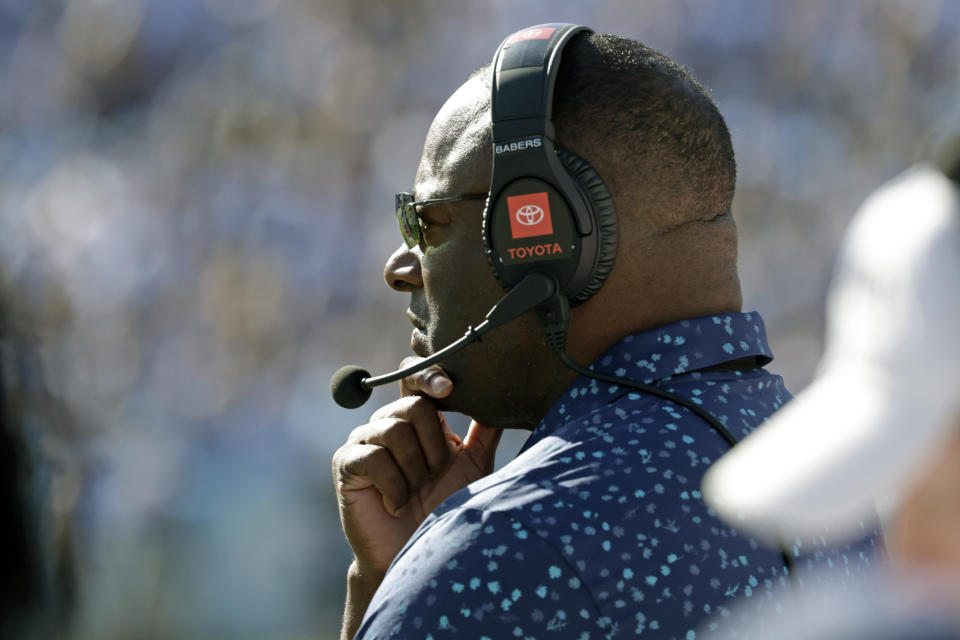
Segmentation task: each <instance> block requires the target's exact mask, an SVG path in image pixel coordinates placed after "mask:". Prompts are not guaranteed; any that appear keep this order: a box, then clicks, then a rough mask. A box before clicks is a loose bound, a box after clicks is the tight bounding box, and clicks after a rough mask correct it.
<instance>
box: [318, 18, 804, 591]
mask: <svg viewBox="0 0 960 640" xmlns="http://www.w3.org/2000/svg"><path fill="white" fill-rule="evenodd" d="M583 32H586V33H590V32H591V30H590V29H588V28H587V27H582V26H578V25H572V24H562V23H553V24H541V25H536V26H534V27H530V28H528V29H524V30H523V31H518V32H517V33H514V34H512V35H511V36H509V37H508V38H507V39H506V40H504V41H503V43H501V45H500V47H499V48H498V49H497V52H496V54H495V55H494V58H493V64H492V65H491V70H492V78H491V85H492V96H491V103H490V107H491V132H492V136H493V175H492V177H491V180H490V195H489V196H488V198H487V202H486V207H485V208H484V212H483V242H484V248H485V252H486V256H487V261H488V262H489V264H490V268H491V269H492V270H493V273H494V275H495V276H496V278H497V280H498V282H499V283H500V285H501V286H502V287H503V288H504V289H505V290H506V291H507V292H508V293H507V294H506V295H505V296H504V297H503V298H501V300H500V301H499V302H498V303H497V304H496V305H495V306H494V307H493V308H492V309H491V310H490V312H489V313H488V314H487V316H486V318H485V319H484V321H483V322H481V323H480V324H479V325H477V326H476V327H469V328H468V329H467V332H466V333H465V334H464V336H463V337H462V338H460V339H459V340H457V341H456V342H454V343H453V344H450V345H449V346H447V347H445V348H444V349H442V350H440V351H438V352H436V353H434V354H433V355H431V356H430V357H428V358H425V359H423V360H420V361H418V362H417V363H416V364H414V365H411V366H409V367H405V368H403V369H399V370H397V371H394V372H392V373H388V374H384V375H380V376H371V375H370V373H369V372H367V371H366V370H364V369H362V368H360V367H356V366H346V367H342V368H341V369H339V370H338V371H337V372H336V373H335V374H334V375H333V378H332V379H331V381H330V391H331V393H332V394H333V398H334V400H335V401H336V402H337V404H339V405H340V406H342V407H346V408H348V409H353V408H356V407H359V406H361V405H362V404H363V403H365V402H366V401H367V399H368V398H369V397H370V394H371V391H372V389H373V388H374V387H376V386H379V385H382V384H387V383H389V382H395V381H397V380H400V379H402V378H405V377H407V376H409V375H412V374H414V373H416V372H418V371H421V370H423V369H426V368H427V367H429V366H430V365H432V364H435V363H437V362H441V361H443V360H444V359H445V358H448V357H449V356H450V355H452V354H454V353H456V352H457V351H460V350H461V349H463V348H465V347H467V346H468V345H471V344H473V343H475V342H478V341H479V340H480V337H481V336H482V335H483V334H485V333H487V332H488V331H491V330H492V329H495V328H497V327H501V326H503V325H504V324H507V323H508V322H511V321H513V320H515V319H516V318H519V317H520V316H521V315H523V314H524V313H527V312H528V311H531V310H532V311H534V312H535V313H536V316H537V324H538V325H539V326H540V329H541V331H542V332H543V335H544V337H545V339H546V342H547V345H548V346H549V347H550V349H551V350H552V351H553V352H554V353H555V354H556V355H557V357H558V358H559V359H560V360H561V362H563V363H564V364H565V365H566V366H568V367H570V368H571V369H573V370H574V371H576V372H577V373H578V374H580V375H582V376H586V377H590V378H594V379H596V380H600V381H603V382H607V383H609V384H614V385H618V386H622V387H626V388H629V389H635V390H637V391H642V392H643V393H647V394H650V395H654V396H657V397H660V398H664V399H666V400H669V401H670V402H673V403H675V404H678V405H680V406H682V407H684V408H686V409H688V410H689V411H691V412H693V413H694V414H695V415H697V416H698V417H700V418H701V419H702V420H704V421H705V422H706V423H707V424H708V425H710V427H711V428H712V429H713V430H714V431H716V432H717V433H718V434H719V435H720V436H721V437H722V438H723V439H724V440H725V441H726V442H727V444H729V445H730V446H733V445H735V444H736V443H737V439H736V438H735V437H734V436H733V434H731V433H730V431H728V430H727V428H726V427H725V426H724V425H723V424H721V423H720V421H719V420H717V419H716V418H715V417H714V416H712V415H711V414H710V413H709V412H707V411H706V410H704V409H703V408H702V407H700V406H698V405H697V404H696V403H695V402H693V401H692V400H690V399H689V398H685V397H683V396H680V395H677V394H675V393H672V392H669V391H665V390H663V389H660V388H659V387H656V386H653V385H648V384H643V383H640V382H635V381H633V380H627V379H625V378H619V377H616V376H611V375H607V374H603V373H599V372H596V371H592V370H590V369H588V368H586V367H584V366H582V365H580V364H579V363H577V362H575V361H574V360H573V359H571V358H570V356H568V355H567V353H566V336H567V326H568V324H569V319H570V307H572V306H576V305H578V304H580V303H582V302H584V301H585V300H587V299H588V298H590V296H592V295H593V294H594V293H596V292H597V291H598V290H599V289H600V287H601V286H603V283H604V281H606V279H607V276H608V275H609V274H610V270H611V269H612V268H613V263H614V259H615V258H616V253H617V216H616V212H615V211H614V208H613V201H612V199H611V197H610V192H609V191H608V190H607V186H606V184H605V183H604V181H603V179H602V178H601V177H600V175H599V174H598V173H597V172H596V170H594V169H593V167H591V166H590V164H588V163H587V162H586V161H585V160H583V159H582V158H579V157H577V156H575V155H574V154H572V153H570V152H568V151H565V150H563V149H556V148H555V147H554V144H553V141H554V138H555V128H554V124H553V117H552V111H553V89H554V85H555V84H556V80H557V73H558V70H559V67H560V56H561V54H562V52H563V48H564V46H565V45H566V44H567V42H569V40H570V38H572V37H573V36H575V35H576V34H578V33H583ZM781 555H782V557H783V561H784V564H785V566H786V567H787V568H788V570H789V571H790V573H791V574H792V573H794V571H793V569H794V564H793V558H792V555H791V554H790V553H789V551H788V550H787V549H786V548H785V547H783V546H781Z"/></svg>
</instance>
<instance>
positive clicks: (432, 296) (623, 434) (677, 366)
mask: <svg viewBox="0 0 960 640" xmlns="http://www.w3.org/2000/svg"><path fill="white" fill-rule="evenodd" d="M518 33H520V32H518ZM515 37H516V36H515ZM490 93H491V88H490V72H489V69H483V70H481V71H480V72H478V73H476V74H474V75H473V76H472V77H471V78H470V79H469V80H468V81H467V82H466V83H465V84H464V85H463V86H461V87H460V88H459V89H458V90H457V91H456V93H454V94H453V96H452V97H451V98H450V99H449V100H448V101H447V103H446V104H445V105H444V106H443V108H442V109H441V110H440V112H439V113H438V115H437V117H436V119H435V120H434V122H433V124H432V126H431V127H430V131H429V133H428V134H427V139H426V143H425V147H424V152H423V157H422V159H421V162H420V166H419V169H418V171H417V177H416V184H415V197H416V199H417V200H426V199H447V198H450V199H452V200H450V201H447V202H444V203H442V204H437V205H432V206H423V207H421V208H420V209H419V211H418V213H419V216H420V224H421V226H422V241H421V242H420V243H419V244H413V245H412V246H401V248H400V249H399V250H398V251H397V252H395V253H394V254H393V255H392V256H391V257H390V258H389V260H388V261H387V265H386V268H385V277H386V280H387V284H388V285H390V286H391V287H393V288H394V289H396V290H397V291H401V292H406V293H409V294H410V307H409V310H408V316H409V318H410V321H411V322H412V323H413V325H414V327H415V329H414V331H413V337H412V347H413V350H414V351H415V352H416V353H417V355H418V356H421V357H423V356H426V355H428V354H432V353H434V352H436V351H437V350H439V349H441V348H443V347H445V346H446V345H447V344H449V343H451V342H453V341H454V339H456V338H458V337H459V336H460V335H461V334H462V333H463V332H464V330H465V329H466V327H467V326H468V325H474V324H476V323H477V322H478V321H479V320H481V319H482V318H483V316H484V314H485V313H486V312H487V310H488V309H489V308H490V307H491V306H492V305H493V304H494V303H495V302H496V301H497V300H498V299H499V298H500V297H501V296H502V295H503V290H502V289H501V288H500V286H499V285H498V283H497V281H496V279H495V278H494V276H493V275H492V273H491V270H490V268H489V267H488V264H487V261H486V258H485V255H484V252H483V239H482V237H481V219H482V212H483V206H484V204H483V197H485V196H486V193H487V191H488V189H489V186H490V182H491V166H492V161H493V160H492V153H491V146H492V145H491V134H490V122H491V119H490ZM553 114H554V122H555V124H556V132H557V133H556V140H555V142H556V145H557V147H558V148H562V149H565V150H568V151H570V152H573V153H574V154H576V155H577V156H579V157H581V158H583V159H585V160H586V161H587V162H589V163H590V164H591V165H592V166H593V168H594V169H595V170H596V171H597V172H598V173H599V174H600V176H602V178H603V179H604V180H605V182H606V184H607V186H608V188H609V191H610V193H611V196H612V200H613V204H614V207H615V209H616V211H617V219H618V225H619V247H620V249H619V252H618V254H617V256H616V262H615V264H614V266H613V269H612V271H611V273H610V275H609V278H608V279H607V281H606V283H605V284H604V285H603V287H602V288H601V289H600V290H599V291H598V292H597V293H596V294H595V295H594V296H593V297H591V298H589V299H588V300H586V302H584V303H583V304H581V305H579V306H577V307H575V308H574V309H572V312H571V320H570V327H569V332H568V336H567V352H568V353H569V354H570V355H571V356H572V358H573V359H574V360H575V361H577V362H579V363H591V362H592V363H593V367H594V370H595V371H598V372H603V373H606V374H610V375H616V376H619V377H627V378H631V379H633V380H635V381H640V382H646V383H651V384H655V385H658V386H659V387H661V388H663V389H665V390H668V391H672V392H675V393H677V394H679V395H681V396H684V397H687V398H690V399H692V402H693V403H695V404H696V405H698V406H701V407H702V408H703V409H706V410H707V411H709V412H711V413H712V414H714V415H715V416H716V417H717V418H718V419H719V420H720V422H721V423H723V424H725V426H726V427H727V428H728V429H729V430H730V431H732V432H733V433H734V434H735V435H736V436H738V437H740V436H743V435H745V434H746V433H748V432H749V431H750V430H751V429H752V428H754V427H755V426H756V425H757V424H759V423H760V422H761V421H762V420H763V419H764V418H765V417H766V416H768V415H769V414H770V413H772V412H773V411H774V410H776V409H777V408H778V407H780V406H781V404H782V403H783V402H785V401H786V400H787V399H788V398H789V395H788V393H787V392H786V390H785V389H784V388H783V385H782V381H781V380H780V378H779V377H778V376H774V375H771V374H770V373H768V372H766V371H765V370H763V369H762V368H761V367H762V365H763V364H765V363H767V362H769V361H770V359H771V355H770V351H769V348H768V346H767V344H766V340H765V337H764V328H763V323H762V320H761V319H760V317H759V316H758V315H757V314H755V313H753V314H743V313H740V306H741V295H740V286H739V280H738V276H737V271H736V243H737V240H736V230H735V226H734V222H733V219H732V217H731V214H730V205H731V200H732V197H733V191H734V182H735V172H736V171H735V164H734V159H733V151H732V148H731V144H730V136H729V133H728V131H727V129H726V126H725V124H724V121H723V118H722V117H721V116H720V114H719V112H718V111H717V108H716V106H715V105H714V104H713V102H712V101H711V100H710V98H709V97H708V96H707V94H706V92H705V91H704V89H703V88H702V87H701V86H700V85H699V84H698V83H697V82H696V81H695V80H694V79H693V78H692V77H691V76H690V75H689V73H687V72H686V71H685V70H683V69H682V68H681V67H679V66H678V65H676V64H675V63H674V62H672V61H671V60H669V59H668V58H666V57H665V56H663V55H662V54H660V53H658V52H656V51H654V50H652V49H650V48H648V47H646V46H644V45H642V44H640V43H637V42H633V41H630V40H627V39H625V38H621V37H617V36H611V35H605V34H580V35H577V36H574V38H573V39H572V40H571V41H570V42H569V44H568V45H567V46H566V48H565V49H564V50H563V57H562V62H561V65H560V71H559V77H558V80H557V86H556V95H555V100H554V109H553ZM461 196H463V197H461ZM401 391H402V395H403V397H402V398H401V399H400V400H397V401H396V402H393V403H390V404H388V405H386V406H385V407H382V408H381V409H380V410H378V411H377V412H376V413H374V414H373V417H372V418H371V420H370V422H369V423H368V424H366V425H363V426H361V427H359V428H357V429H356V430H355V431H354V432H353V433H352V434H351V436H350V438H349V440H348V441H347V443H346V444H345V445H344V446H343V447H342V448H341V449H340V450H338V451H337V453H336V454H335V456H334V460H333V474H334V479H335V482H336V485H337V491H338V496H339V501H340V515H341V520H342V523H343V527H344V531H345V533H346V536H347V538H348V540H349V542H350V544H351V546H352V547H353V550H354V552H355V560H354V562H353V564H352V565H351V567H350V570H349V574H348V590H347V603H346V613H345V617H344V626H343V633H342V637H344V638H351V637H354V634H356V637H363V638H374V637H386V636H388V635H391V634H393V635H396V636H398V637H427V638H440V637H457V638H460V637H478V638H480V637H486V638H506V637H543V636H544V635H553V636H556V637H563V638H578V637H604V636H610V637H612V636H622V635H634V634H641V633H647V634H649V635H651V636H653V637H657V638H691V637H693V636H692V634H693V633H694V631H693V629H694V627H695V626H696V624H697V623H698V622H699V621H700V620H701V619H703V618H704V617H706V616H709V615H711V614H713V613H716V612H718V611H719V612H723V611H725V609H724V602H725V601H726V600H727V599H728V598H730V597H731V596H733V595H735V594H739V593H756V594H757V600H758V601H760V600H764V598H762V597H761V596H760V594H761V593H763V592H766V591H768V590H769V589H772V588H773V586H774V585H776V584H780V583H782V582H784V581H785V580H786V578H785V576H786V574H787V570H786V568H785V566H784V560H783V559H782V557H781V555H780V553H777V552H770V551H766V550H764V549H761V548H759V547H758V545H757V544H756V543H755V542H754V541H752V540H749V539H747V538H744V537H740V536H738V535H737V534H736V533H735V532H734V531H733V530H732V529H730V528H729V527H726V526H725V525H723V524H722V523H721V522H719V521H718V520H716V519H715V518H714V516H713V515H712V513H711V512H709V511H708V510H707V509H706V507H705V505H704V504H703V503H702V501H701V500H700V494H699V492H698V490H697V488H698V487H699V479H700V477H701V474H702V473H703V471H704V470H705V469H706V467H707V466H708V465H709V464H710V463H711V462H712V461H713V460H714V459H716V458H717V457H718V456H719V455H721V454H722V453H724V452H725V451H726V450H727V449H728V445H727V444H726V443H725V442H724V440H723V439H722V438H721V437H720V436H719V435H718V434H717V433H716V432H714V431H713V430H712V429H711V428H710V426H708V424H707V423H705V422H704V421H703V420H702V419H701V418H698V417H696V416H695V415H693V413H691V412H690V411H689V410H688V409H686V408H683V407H681V406H679V405H677V404H674V403H671V402H668V401H665V400H662V399H660V398H657V397H653V396H651V395H648V394H645V393H644V394H641V393H634V392H632V391H630V390H629V389H627V388H626V387H624V386H623V385H611V384H606V383H597V382H596V381H593V380H590V379H588V378H585V377H582V378H577V377H576V375H575V374H573V373H572V372H571V371H570V370H569V369H567V368H566V367H565V366H564V365H563V364H562V363H561V362H560V361H559V360H558V359H557V357H556V356H555V355H554V354H553V353H552V352H551V351H550V349H549V348H548V347H547V345H546V343H545V341H544V338H543V337H542V336H541V334H540V332H539V330H538V328H537V325H536V322H535V319H534V317H533V314H527V315H525V316H523V317H522V318H521V319H519V320H518V321H516V322H514V323H511V324H509V325H507V326H505V327H504V328H502V329H499V330H498V331H496V332H492V333H490V334H488V336H486V337H484V339H483V341H482V342H481V343H479V344H477V345H475V346H473V347H470V348H469V349H466V350H464V351H461V352H459V353H458V354H456V355H455V356H452V357H450V358H448V359H447V360H445V361H444V362H443V363H442V368H441V367H437V366H434V367H431V368H430V369H426V370H424V371H423V372H421V373H419V374H416V375H413V376H411V377H409V378H407V379H406V380H404V381H403V382H402V384H401ZM438 409H442V410H451V411H458V412H461V413H464V414H466V415H468V416H471V417H472V418H473V419H474V422H473V423H472V424H471V426H470V429H469V431H468V434H467V436H466V439H465V440H464V441H463V442H461V441H460V439H459V438H458V437H457V436H455V435H453V434H451V433H450V432H449V429H447V427H446V425H445V422H444V419H443V416H442V414H439V413H438ZM504 428H519V429H531V430H533V433H532V435H531V437H530V439H529V440H528V442H527V443H526V445H525V446H524V448H523V450H522V452H521V453H520V455H519V456H518V457H517V458H516V459H515V460H514V461H512V462H511V463H510V464H508V465H506V466H505V467H503V468H502V469H501V470H499V471H498V472H497V473H493V474H491V473H490V471H491V469H492V467H493V458H494V453H495V450H496V446H497V442H498V440H499V437H500V433H501V430H502V429H504ZM815 552H816V553H819V552H820V551H819V549H817V550H816V551H815ZM799 560H801V562H804V561H805V560H804V559H802V558H799ZM388 568H389V570H388ZM774 605H775V603H772V602H770V603H769V606H774ZM361 620H362V623H361Z"/></svg>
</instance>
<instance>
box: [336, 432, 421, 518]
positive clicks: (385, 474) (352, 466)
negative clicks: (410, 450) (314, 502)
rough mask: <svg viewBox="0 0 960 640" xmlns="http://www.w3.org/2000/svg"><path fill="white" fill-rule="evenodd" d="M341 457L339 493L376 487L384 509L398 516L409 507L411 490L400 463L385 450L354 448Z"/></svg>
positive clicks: (381, 448)
mask: <svg viewBox="0 0 960 640" xmlns="http://www.w3.org/2000/svg"><path fill="white" fill-rule="evenodd" d="M338 455H340V463H339V465H338V473H337V484H338V491H339V492H345V491H352V490H357V489H365V488H367V487H369V486H371V485H372V486H373V487H375V488H376V489H377V491H379V492H380V495H382V496H383V506H384V507H385V508H386V510H387V511H388V512H389V513H391V514H394V513H396V512H397V510H399V509H400V507H402V506H403V505H405V504H406V503H407V498H408V497H409V494H410V489H409V487H408V486H407V480H406V478H404V476H403V472H402V471H401V470H400V467H399V466H398V465H397V463H396V460H394V459H393V456H392V455H390V452H389V451H387V450H386V449H385V448H383V447H381V446H379V445H375V444H357V445H352V446H350V447H349V449H347V450H345V451H344V453H343V454H342V455H341V454H338Z"/></svg>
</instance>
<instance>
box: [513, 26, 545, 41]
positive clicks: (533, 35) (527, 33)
mask: <svg viewBox="0 0 960 640" xmlns="http://www.w3.org/2000/svg"><path fill="white" fill-rule="evenodd" d="M554 31H556V29H555V28H553V27H531V28H529V29H524V30H523V31H517V32H516V33H515V34H513V35H512V36H511V37H510V40H508V41H507V42H510V43H514V42H523V41H524V40H546V39H547V38H549V37H550V35H551V34H552V33H553V32H554Z"/></svg>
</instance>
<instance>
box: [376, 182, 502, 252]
mask: <svg viewBox="0 0 960 640" xmlns="http://www.w3.org/2000/svg"><path fill="white" fill-rule="evenodd" d="M486 197H487V194H485V193H467V194H464V195H462V196H453V197H451V198H435V199H433V200H414V199H413V194H412V193H398V194H397V195H395V196H394V207H395V208H396V210H397V224H399V225H400V235H402V236H403V241H404V242H406V243H407V247H408V248H410V249H413V248H414V247H416V246H419V247H420V248H421V249H422V248H423V226H421V220H420V212H419V210H418V209H417V207H426V206H429V205H431V204H443V203H445V202H457V201H458V200H481V199H484V198H486Z"/></svg>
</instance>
